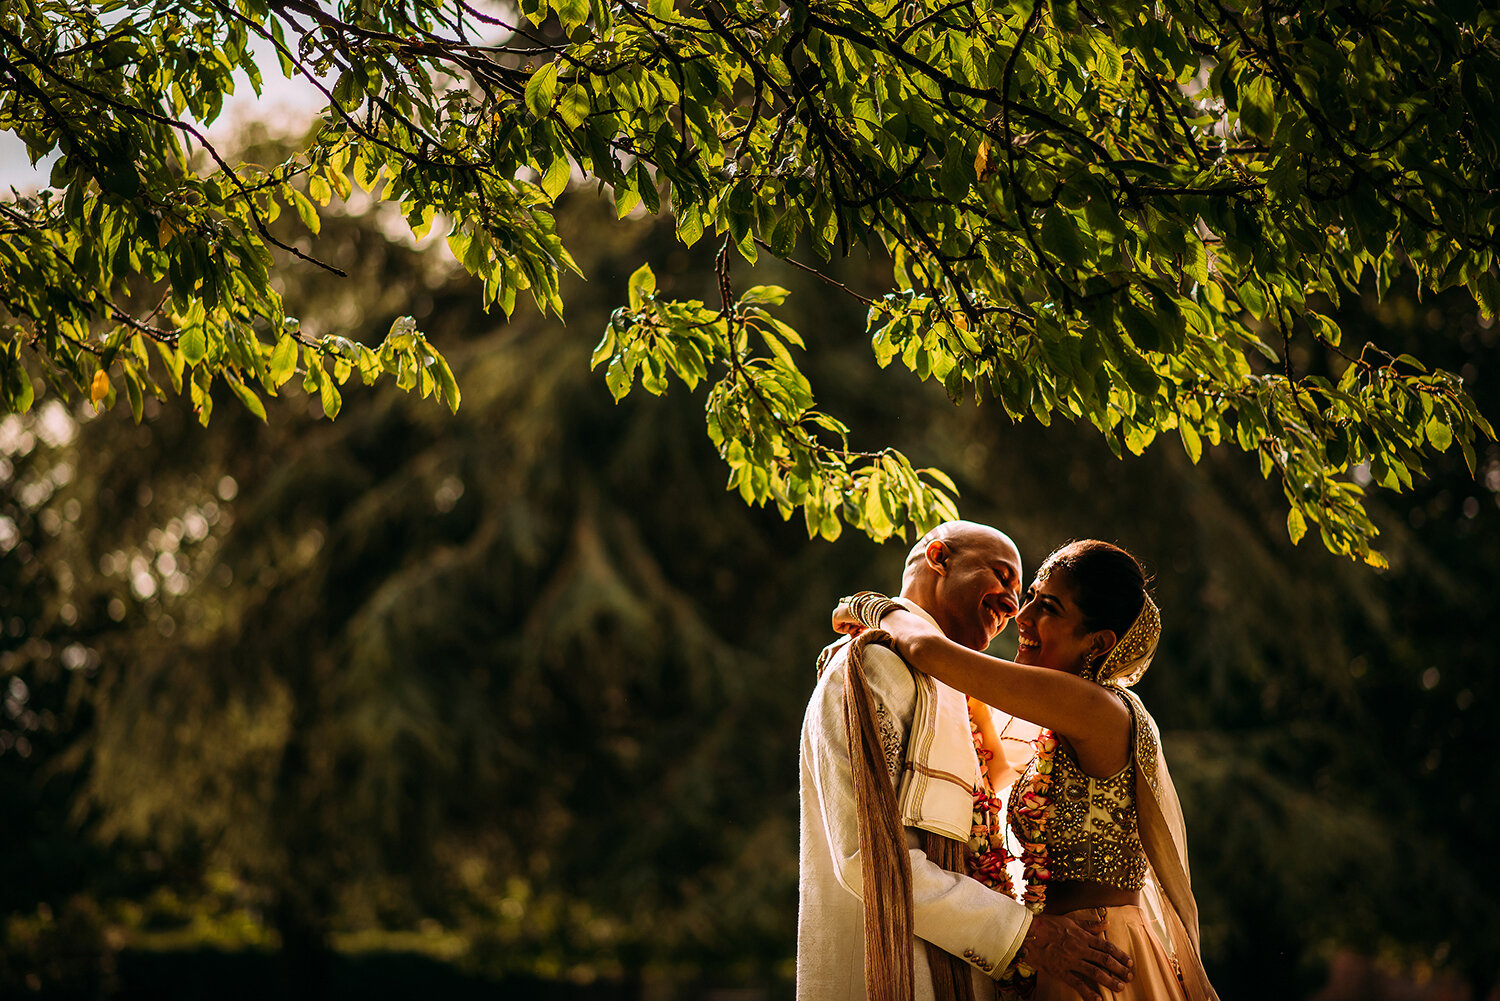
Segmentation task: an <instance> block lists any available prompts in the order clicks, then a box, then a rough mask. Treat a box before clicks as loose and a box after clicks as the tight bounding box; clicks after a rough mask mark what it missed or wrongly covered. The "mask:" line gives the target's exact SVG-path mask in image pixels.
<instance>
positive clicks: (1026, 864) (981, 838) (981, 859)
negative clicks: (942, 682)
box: [969, 714, 1057, 913]
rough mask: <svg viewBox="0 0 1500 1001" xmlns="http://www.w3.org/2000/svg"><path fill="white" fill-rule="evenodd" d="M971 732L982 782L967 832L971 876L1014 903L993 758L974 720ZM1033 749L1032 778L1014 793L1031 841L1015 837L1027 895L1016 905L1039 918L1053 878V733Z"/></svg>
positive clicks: (1045, 734)
mask: <svg viewBox="0 0 1500 1001" xmlns="http://www.w3.org/2000/svg"><path fill="white" fill-rule="evenodd" d="M969 732H970V734H971V736H972V738H973V740H974V753H975V754H976V755H978V757H979V774H980V776H981V778H980V781H979V783H978V784H977V785H976V786H975V788H974V820H973V824H972V827H971V828H970V832H969V875H970V876H972V877H974V878H975V879H977V880H978V881H979V882H981V883H983V884H984V885H985V886H988V887H990V888H991V889H994V890H999V891H1000V892H1001V893H1004V894H1005V895H1006V896H1008V897H1011V898H1015V897H1016V892H1015V887H1014V886H1013V885H1012V883H1011V878H1010V872H1009V870H1008V869H1007V864H1008V863H1009V862H1010V861H1011V859H1012V856H1011V854H1010V852H1009V851H1007V850H1006V847H1005V826H1004V819H1003V814H1002V812H1001V811H1002V810H1003V808H1004V804H1003V803H1001V801H1000V799H999V798H998V797H996V796H994V795H992V794H991V792H990V781H989V775H990V762H991V760H993V759H994V756H995V753H994V751H992V750H990V749H989V748H987V747H985V746H984V739H983V737H982V735H981V734H980V731H979V725H978V723H977V722H975V720H974V717H973V715H972V714H971V715H970V717H969ZM1031 743H1032V746H1033V747H1035V748H1036V757H1035V771H1036V774H1035V776H1034V777H1033V778H1032V780H1031V782H1030V784H1029V785H1028V786H1027V787H1026V789H1025V790H1024V791H1020V790H1018V791H1017V792H1018V793H1019V795H1020V797H1021V799H1020V801H1019V802H1018V803H1016V804H1015V811H1016V813H1018V814H1019V815H1020V816H1021V817H1023V818H1024V819H1025V820H1027V821H1028V822H1029V823H1028V824H1027V828H1028V833H1030V834H1032V835H1033V836H1034V838H1035V840H1028V839H1026V838H1024V837H1021V832H1020V831H1017V832H1016V833H1017V837H1018V838H1020V841H1021V849H1022V851H1021V867H1022V871H1023V873H1024V874H1025V877H1026V891H1025V893H1024V894H1022V895H1021V897H1020V898H1019V899H1020V900H1021V902H1022V903H1024V904H1025V905H1026V906H1027V907H1029V908H1030V909H1031V910H1032V911H1033V912H1037V913H1039V912H1040V911H1041V910H1042V907H1043V906H1044V905H1045V904H1046V901H1047V881H1048V880H1049V879H1051V878H1052V873H1051V871H1050V870H1049V868H1048V864H1047V844H1046V830H1047V821H1048V819H1049V814H1050V812H1051V806H1052V755H1053V753H1054V752H1055V751H1056V750H1057V737H1056V736H1054V735H1053V733H1052V731H1051V730H1043V731H1042V732H1041V733H1039V734H1037V737H1036V739H1035V740H1033V741H1032V742H1031ZM1012 795H1016V793H1013V794H1012Z"/></svg>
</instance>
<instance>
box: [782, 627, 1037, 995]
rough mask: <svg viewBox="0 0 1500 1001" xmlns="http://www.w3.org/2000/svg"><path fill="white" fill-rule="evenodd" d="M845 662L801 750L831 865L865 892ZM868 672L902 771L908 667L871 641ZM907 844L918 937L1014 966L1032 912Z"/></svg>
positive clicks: (978, 962)
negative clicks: (846, 710)
mask: <svg viewBox="0 0 1500 1001" xmlns="http://www.w3.org/2000/svg"><path fill="white" fill-rule="evenodd" d="M845 666H846V663H845V661H844V659H843V658H839V659H838V660H836V661H834V662H833V663H832V664H831V665H830V668H829V670H830V671H833V672H835V676H834V677H831V678H829V679H828V682H829V683H827V684H825V685H823V686H822V693H821V698H820V700H819V704H818V725H817V726H816V727H812V728H810V729H809V732H808V735H807V736H808V744H807V746H804V748H803V753H804V755H807V756H808V758H807V760H808V761H809V762H810V763H811V765H812V769H811V770H812V775H813V781H814V784H815V785H816V788H817V795H818V798H819V800H820V802H821V804H822V811H821V812H822V816H823V822H824V825H825V834H826V837H827V843H828V845H829V846H830V848H831V850H832V852H833V855H834V858H833V860H832V861H833V863H834V871H835V873H836V875H837V878H838V880H839V883H840V884H841V885H842V886H843V887H844V888H845V889H846V890H848V891H849V892H850V893H851V894H853V895H854V896H856V897H860V898H861V899H863V896H862V889H861V883H862V880H861V876H860V853H859V814H858V807H857V805H856V803H855V800H854V783H853V777H852V773H851V770H850V766H849V748H848V741H847V737H846V730H845V728H844V704H843V683H842V679H843V672H844V669H845ZM865 676H866V678H867V680H868V681H869V683H870V690H871V694H872V695H873V696H874V699H875V704H876V706H877V722H878V723H879V725H880V729H881V736H882V739H883V742H884V743H885V744H886V747H887V752H888V760H889V761H890V762H891V763H894V765H895V767H896V769H897V770H898V771H899V769H900V767H901V762H903V761H904V760H905V757H906V754H905V749H906V738H907V730H908V726H909V724H910V722H911V718H912V712H913V710H914V708H915V705H916V686H915V684H914V683H913V681H912V677H911V671H910V670H909V669H908V668H907V666H906V664H905V663H904V662H903V661H902V660H901V659H900V658H899V657H897V656H896V655H895V654H893V653H892V652H891V651H889V650H887V649H886V648H884V647H880V646H875V645H871V646H868V647H866V648H865ZM908 847H909V854H910V857H911V869H912V898H913V903H914V905H915V908H914V915H913V917H914V920H915V927H914V930H915V932H916V934H917V936H918V937H919V938H922V939H926V940H927V941H929V942H931V943H933V944H934V945H936V946H937V947H938V948H940V949H942V950H944V951H945V952H949V953H952V954H953V955H955V956H959V957H961V958H963V959H964V960H965V961H967V962H968V963H969V964H970V965H972V966H976V967H978V968H979V969H981V970H983V971H984V972H985V973H987V974H989V975H990V976H993V977H998V976H999V975H1000V974H1001V973H1002V972H1004V971H1005V969H1006V968H1007V967H1009V965H1010V964H1011V961H1012V960H1013V959H1014V958H1015V955H1016V952H1017V950H1018V949H1020V947H1021V943H1022V942H1023V940H1024V939H1025V938H1026V934H1027V932H1028V931H1029V930H1030V927H1031V921H1032V918H1031V912H1030V911H1028V910H1027V909H1026V908H1025V907H1023V906H1022V905H1020V904H1018V903H1016V902H1015V901H1014V900H1011V899H1010V898H1009V897H1007V896H1005V895H1004V894H1001V893H996V892H995V891H993V890H991V889H989V888H988V887H986V886H984V885H983V884H981V883H979V882H977V881H975V880H973V879H970V878H969V877H968V876H963V875H959V874H957V873H953V872H949V871H947V870H946V869H943V868H942V867H941V866H939V865H937V864H936V863H935V862H933V861H932V860H931V859H929V858H928V857H927V854H926V853H925V852H923V851H922V849H921V848H920V847H918V846H917V843H916V839H915V834H914V832H908Z"/></svg>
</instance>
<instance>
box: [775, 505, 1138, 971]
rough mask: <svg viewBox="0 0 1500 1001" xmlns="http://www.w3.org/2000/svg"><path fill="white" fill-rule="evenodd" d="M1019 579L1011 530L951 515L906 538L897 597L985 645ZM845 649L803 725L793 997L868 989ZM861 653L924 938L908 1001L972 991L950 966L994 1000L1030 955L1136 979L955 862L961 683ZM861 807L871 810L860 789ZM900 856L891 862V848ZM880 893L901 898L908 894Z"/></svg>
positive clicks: (964, 715)
mask: <svg viewBox="0 0 1500 1001" xmlns="http://www.w3.org/2000/svg"><path fill="white" fill-rule="evenodd" d="M1020 586H1021V557H1020V554H1019V553H1018V552H1017V551H1016V547H1015V544H1014V543H1012V542H1011V540H1010V539H1009V538H1008V537H1006V536H1005V535H1004V534H1002V533H1000V532H998V531H996V530H995V529H993V528H989V527H987V526H984V525H977V524H974V523H972V522H963V521H953V522H947V523H945V524H942V525H939V526H938V527H937V528H935V529H933V530H932V531H931V532H929V533H927V535H926V536H924V537H923V538H922V539H921V540H920V541H919V542H918V543H917V544H916V546H914V547H913V548H912V550H911V553H910V554H909V555H908V557H907V561H906V570H905V573H904V574H903V577H902V581H901V598H900V601H901V604H902V605H903V606H904V607H906V608H908V609H909V610H911V611H913V612H916V613H918V614H921V615H925V616H926V617H927V618H928V619H930V620H932V622H933V623H934V625H936V626H937V627H938V628H940V629H942V630H943V632H944V633H945V634H947V635H948V636H949V637H950V638H951V639H953V640H954V641H955V642H958V643H962V644H963V645H965V646H967V647H970V648H972V649H975V650H983V649H985V648H986V647H988V646H989V644H990V641H991V640H993V639H994V638H995V636H996V635H998V634H999V632H1000V630H1001V629H1003V628H1004V627H1005V624H1006V623H1007V622H1009V621H1010V619H1011V617H1012V616H1014V615H1015V614H1016V611H1017V609H1018V607H1019V593H1020ZM849 651H850V643H849V641H848V640H847V639H845V640H841V641H839V642H838V643H835V644H834V645H832V646H830V647H829V648H828V649H827V650H825V651H824V652H823V656H822V657H820V658H819V673H820V677H819V680H818V684H817V687H816V688H815V689H814V690H813V695H812V699H811V701H810V702H809V703H808V707H807V715H806V717H805V719H804V720H803V726H802V754H801V758H802V781H801V799H802V838H801V879H800V901H799V907H798V914H797V998H798V1001H859V999H864V998H866V993H867V992H866V971H865V951H866V950H865V940H866V934H867V931H866V928H865V925H864V920H865V906H864V901H863V895H862V889H863V887H862V883H863V878H862V867H865V868H864V871H873V870H871V869H869V868H867V866H868V865H869V864H871V863H867V862H865V861H863V860H862V859H861V853H860V830H859V829H860V824H861V822H862V819H863V822H865V823H866V824H870V823H872V819H871V818H870V817H869V816H865V817H863V818H862V817H861V807H860V805H859V802H860V799H861V797H860V796H859V795H858V794H857V791H856V788H855V779H854V777H853V773H852V771H851V764H850V758H849V742H848V738H847V733H848V729H847V728H846V725H845V705H844V691H845V675H846V673H847V672H848V671H849V670H850V663H849V662H850V657H849ZM863 664H864V673H865V677H866V679H867V681H868V684H869V691H870V694H871V696H872V704H873V707H874V708H873V714H874V720H875V724H876V727H877V728H878V733H879V737H880V744H881V749H882V751H883V756H884V759H885V761H884V763H885V766H886V768H887V770H888V773H889V775H890V779H891V781H892V782H893V783H894V784H895V786H896V802H897V809H898V811H899V814H900V824H901V825H902V826H903V827H904V828H905V829H906V836H907V840H906V845H905V846H902V847H905V848H906V849H907V850H908V854H909V857H910V860H911V887H912V911H911V915H910V922H909V927H910V928H911V929H912V931H913V935H914V938H920V939H922V940H924V941H925V943H928V944H927V945H926V946H925V947H922V948H918V947H917V945H918V943H916V942H915V941H913V942H911V947H912V948H913V950H914V954H913V957H912V962H913V983H914V987H915V997H916V999H917V1001H923V999H928V998H933V997H934V996H935V994H934V990H935V988H934V976H935V975H936V977H937V979H938V981H939V982H943V981H944V980H945V979H946V980H948V981H949V982H950V983H951V984H953V985H956V989H957V991H958V996H960V997H962V996H964V994H966V993H967V992H965V991H964V990H963V985H962V984H961V983H959V981H958V980H957V979H954V978H961V979H963V980H968V981H970V983H971V984H972V987H973V992H972V996H973V997H975V998H978V999H989V998H993V997H995V995H996V990H997V987H996V981H997V980H998V979H999V978H1000V977H1002V976H1003V975H1004V974H1005V973H1006V971H1007V970H1008V969H1009V968H1010V967H1011V965H1012V963H1013V962H1014V961H1015V960H1016V957H1017V955H1018V953H1022V954H1023V955H1024V959H1025V962H1026V964H1027V965H1029V966H1031V967H1033V968H1035V969H1038V970H1042V971H1045V972H1046V973H1048V974H1049V975H1052V976H1055V977H1058V978H1060V979H1062V980H1063V981H1065V982H1067V983H1070V984H1071V985H1073V986H1074V987H1075V988H1076V989H1078V990H1079V991H1080V992H1081V993H1082V994H1083V995H1084V996H1086V997H1087V996H1094V995H1095V994H1097V992H1098V989H1100V988H1103V989H1107V990H1118V989H1120V988H1121V987H1122V986H1123V982H1124V981H1125V980H1128V979H1129V978H1130V973H1129V972H1128V964H1129V962H1130V960H1129V959H1128V958H1127V957H1126V956H1125V954H1124V953H1122V952H1120V951H1119V950H1118V949H1116V948H1114V947H1113V946H1111V945H1110V944H1109V943H1107V942H1105V941H1104V939H1103V938H1102V937H1099V936H1097V935H1094V934H1092V933H1091V932H1089V931H1087V930H1085V929H1084V928H1083V927H1082V926H1081V925H1079V924H1076V923H1075V922H1073V921H1072V920H1070V919H1068V918H1065V917H1059V916H1055V915H1047V914H1037V915H1033V914H1031V912H1030V911H1028V910H1027V909H1026V908H1025V907H1024V906H1023V905H1021V904H1019V903H1017V902H1016V901H1014V900H1012V899H1011V898H1010V897H1008V896H1006V895H1004V894H1002V893H999V892H997V891H995V890H992V889H990V888H989V887H986V886H984V885H983V884H981V883H979V882H977V881H975V880H973V879H970V878H969V877H968V876H967V875H962V874H961V873H962V871H963V869H964V866H963V865H962V863H961V859H962V849H961V847H959V846H962V845H965V844H967V842H968V840H969V836H970V832H971V825H972V823H973V804H974V798H973V797H974V790H975V786H976V783H977V782H978V781H979V775H980V772H979V760H978V757H977V756H976V754H975V751H974V744H973V739H972V736H971V731H970V725H969V716H968V711H967V700H966V698H965V697H964V695H963V694H962V693H960V692H957V691H955V690H954V689H952V688H949V687H948V686H946V685H943V684H942V683H940V682H938V681H936V680H935V679H933V678H931V677H929V676H927V675H925V674H919V673H916V672H914V671H913V670H912V669H911V668H909V667H908V666H907V664H906V662H905V661H903V660H902V659H901V658H900V657H898V656H897V655H896V654H895V653H894V652H892V651H891V650H890V649H888V648H886V647H883V646H879V645H876V644H874V643H871V644H870V645H869V646H867V647H865V649H864V657H863ZM876 778H877V779H880V776H878V775H877V776H876ZM865 806H866V809H865V813H866V814H868V813H869V812H870V809H869V800H868V798H866V799H865ZM919 832H926V833H919ZM923 838H926V839H927V840H926V841H925V842H924V841H923V840H921V839H923ZM944 839H949V840H944ZM954 842H956V843H957V844H956V845H955V844H954ZM923 844H926V845H929V846H939V847H940V848H941V849H942V851H943V853H944V854H946V855H947V856H948V858H949V861H950V863H951V861H952V860H953V859H955V858H956V859H959V860H960V861H959V863H958V864H956V865H952V864H950V866H949V868H956V869H958V870H959V872H951V871H948V868H944V867H943V866H941V865H939V864H938V863H937V862H936V861H934V860H933V858H931V857H929V853H928V852H926V851H924V850H923V848H922V847H920V846H921V845H923ZM893 850H894V849H893ZM896 859H897V862H896V863H895V864H899V855H898V856H896ZM887 903H888V904H890V905H892V906H897V907H900V908H903V909H904V907H905V903H904V901H894V902H887ZM875 931H876V932H877V933H878V931H879V929H876V930H875ZM885 937H886V938H889V936H888V935H887V936H885ZM876 940H877V941H878V940H879V935H878V934H876ZM875 948H876V949H877V950H878V949H879V946H876V947H875ZM938 950H941V952H939V951H938ZM944 954H946V955H944ZM949 956H952V957H957V958H958V959H957V960H954V959H950V958H949ZM929 957H931V961H929ZM877 958H878V959H882V961H883V957H877ZM960 960H961V963H959V962H958V961H960ZM962 964H967V966H964V965H962ZM877 965H878V966H879V968H881V969H884V968H885V967H884V966H883V965H879V964H877ZM954 970H956V971H957V972H953V971H954ZM882 975H883V974H876V975H875V978H876V979H879V978H880V976H882ZM882 989H884V988H883V986H882ZM954 990H955V987H954V986H946V989H941V993H942V995H943V996H949V995H951V994H952V993H953V992H954Z"/></svg>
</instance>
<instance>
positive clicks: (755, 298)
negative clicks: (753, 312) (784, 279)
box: [740, 285, 790, 306]
mask: <svg viewBox="0 0 1500 1001" xmlns="http://www.w3.org/2000/svg"><path fill="white" fill-rule="evenodd" d="M789 294H790V293H788V292H787V290H786V289H784V288H782V287H781V286H780V285H753V286H751V287H750V288H747V289H745V292H744V294H743V295H741V296H740V305H742V306H752V305H753V306H779V305H781V304H782V303H783V302H785V301H786V297H787V296H788V295H789Z"/></svg>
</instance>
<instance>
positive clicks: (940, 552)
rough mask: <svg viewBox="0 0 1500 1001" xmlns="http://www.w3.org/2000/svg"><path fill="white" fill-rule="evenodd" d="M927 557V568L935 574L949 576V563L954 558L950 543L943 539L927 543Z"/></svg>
mask: <svg viewBox="0 0 1500 1001" xmlns="http://www.w3.org/2000/svg"><path fill="white" fill-rule="evenodd" d="M926 556H927V566H928V568H929V569H931V570H932V572H933V573H935V574H938V575H939V576H947V574H948V561H949V560H950V559H951V558H952V556H953V553H952V551H951V550H949V549H948V543H946V542H944V541H943V540H942V539H933V540H932V541H931V542H929V543H927V552H926Z"/></svg>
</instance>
